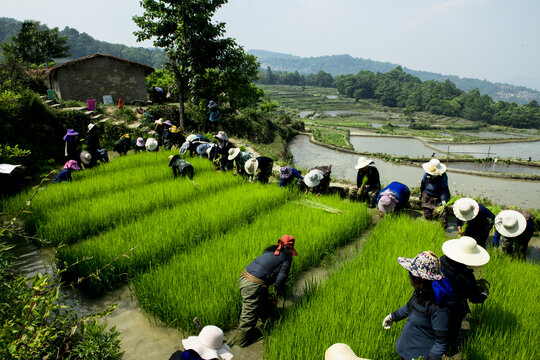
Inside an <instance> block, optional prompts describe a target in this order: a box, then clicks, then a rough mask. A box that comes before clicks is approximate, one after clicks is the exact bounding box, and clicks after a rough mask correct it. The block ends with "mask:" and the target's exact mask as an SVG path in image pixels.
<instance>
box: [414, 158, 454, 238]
mask: <svg viewBox="0 0 540 360" xmlns="http://www.w3.org/2000/svg"><path fill="white" fill-rule="evenodd" d="M422 167H423V168H424V171H425V174H424V176H423V178H422V182H421V183H420V199H421V200H422V209H423V210H424V218H425V219H426V220H431V219H433V210H435V209H436V208H437V207H439V206H440V205H444V206H445V205H446V202H447V201H448V200H449V199H450V189H449V188H448V176H447V175H446V165H444V164H441V162H440V161H439V159H431V160H430V161H429V162H427V163H424V164H422ZM447 218H448V211H447V209H446V206H445V207H444V209H443V211H442V213H441V215H440V219H441V224H442V226H443V227H444V228H445V229H446V227H447V225H448V223H447Z"/></svg>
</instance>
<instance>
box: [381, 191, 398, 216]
mask: <svg viewBox="0 0 540 360" xmlns="http://www.w3.org/2000/svg"><path fill="white" fill-rule="evenodd" d="M398 202H399V200H398V198H397V195H396V194H395V193H394V192H393V191H392V190H390V189H388V190H386V191H384V192H382V193H381V197H380V198H379V203H378V204H377V206H378V208H379V210H380V211H381V212H382V213H388V212H391V211H393V210H394V209H395V208H396V205H397V204H398Z"/></svg>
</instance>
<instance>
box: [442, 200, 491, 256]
mask: <svg viewBox="0 0 540 360" xmlns="http://www.w3.org/2000/svg"><path fill="white" fill-rule="evenodd" d="M452 210H453V211H454V215H455V216H456V224H457V228H458V234H459V235H463V236H470V237H472V238H473V239H475V240H476V242H477V243H478V245H480V246H481V247H483V248H484V249H485V248H486V241H487V238H488V236H489V233H490V231H491V229H492V228H493V224H494V223H495V215H493V213H492V212H491V211H490V210H489V209H488V208H486V207H485V206H483V205H482V204H479V203H478V202H477V201H476V200H474V199H471V198H467V197H465V198H461V199H458V200H456V202H455V203H454V205H453V206H452ZM465 224H466V225H467V226H464V225H465Z"/></svg>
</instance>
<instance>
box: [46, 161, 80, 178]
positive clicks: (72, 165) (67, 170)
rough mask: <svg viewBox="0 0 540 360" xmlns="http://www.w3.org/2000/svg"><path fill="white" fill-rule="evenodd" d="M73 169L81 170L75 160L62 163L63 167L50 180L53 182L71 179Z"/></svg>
mask: <svg viewBox="0 0 540 360" xmlns="http://www.w3.org/2000/svg"><path fill="white" fill-rule="evenodd" d="M73 170H81V168H80V167H79V165H78V164H77V162H76V161H75V160H69V161H67V162H66V163H65V164H64V169H63V170H62V171H60V172H59V173H58V175H56V177H55V178H54V180H53V181H52V183H53V184H56V183H59V182H64V181H71V171H73Z"/></svg>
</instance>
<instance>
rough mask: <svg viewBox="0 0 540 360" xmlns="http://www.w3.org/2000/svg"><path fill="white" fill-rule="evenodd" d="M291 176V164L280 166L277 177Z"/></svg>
mask: <svg viewBox="0 0 540 360" xmlns="http://www.w3.org/2000/svg"><path fill="white" fill-rule="evenodd" d="M291 176H292V166H291V165H285V166H283V167H282V168H281V170H280V174H279V178H280V179H288V178H290V177H291Z"/></svg>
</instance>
